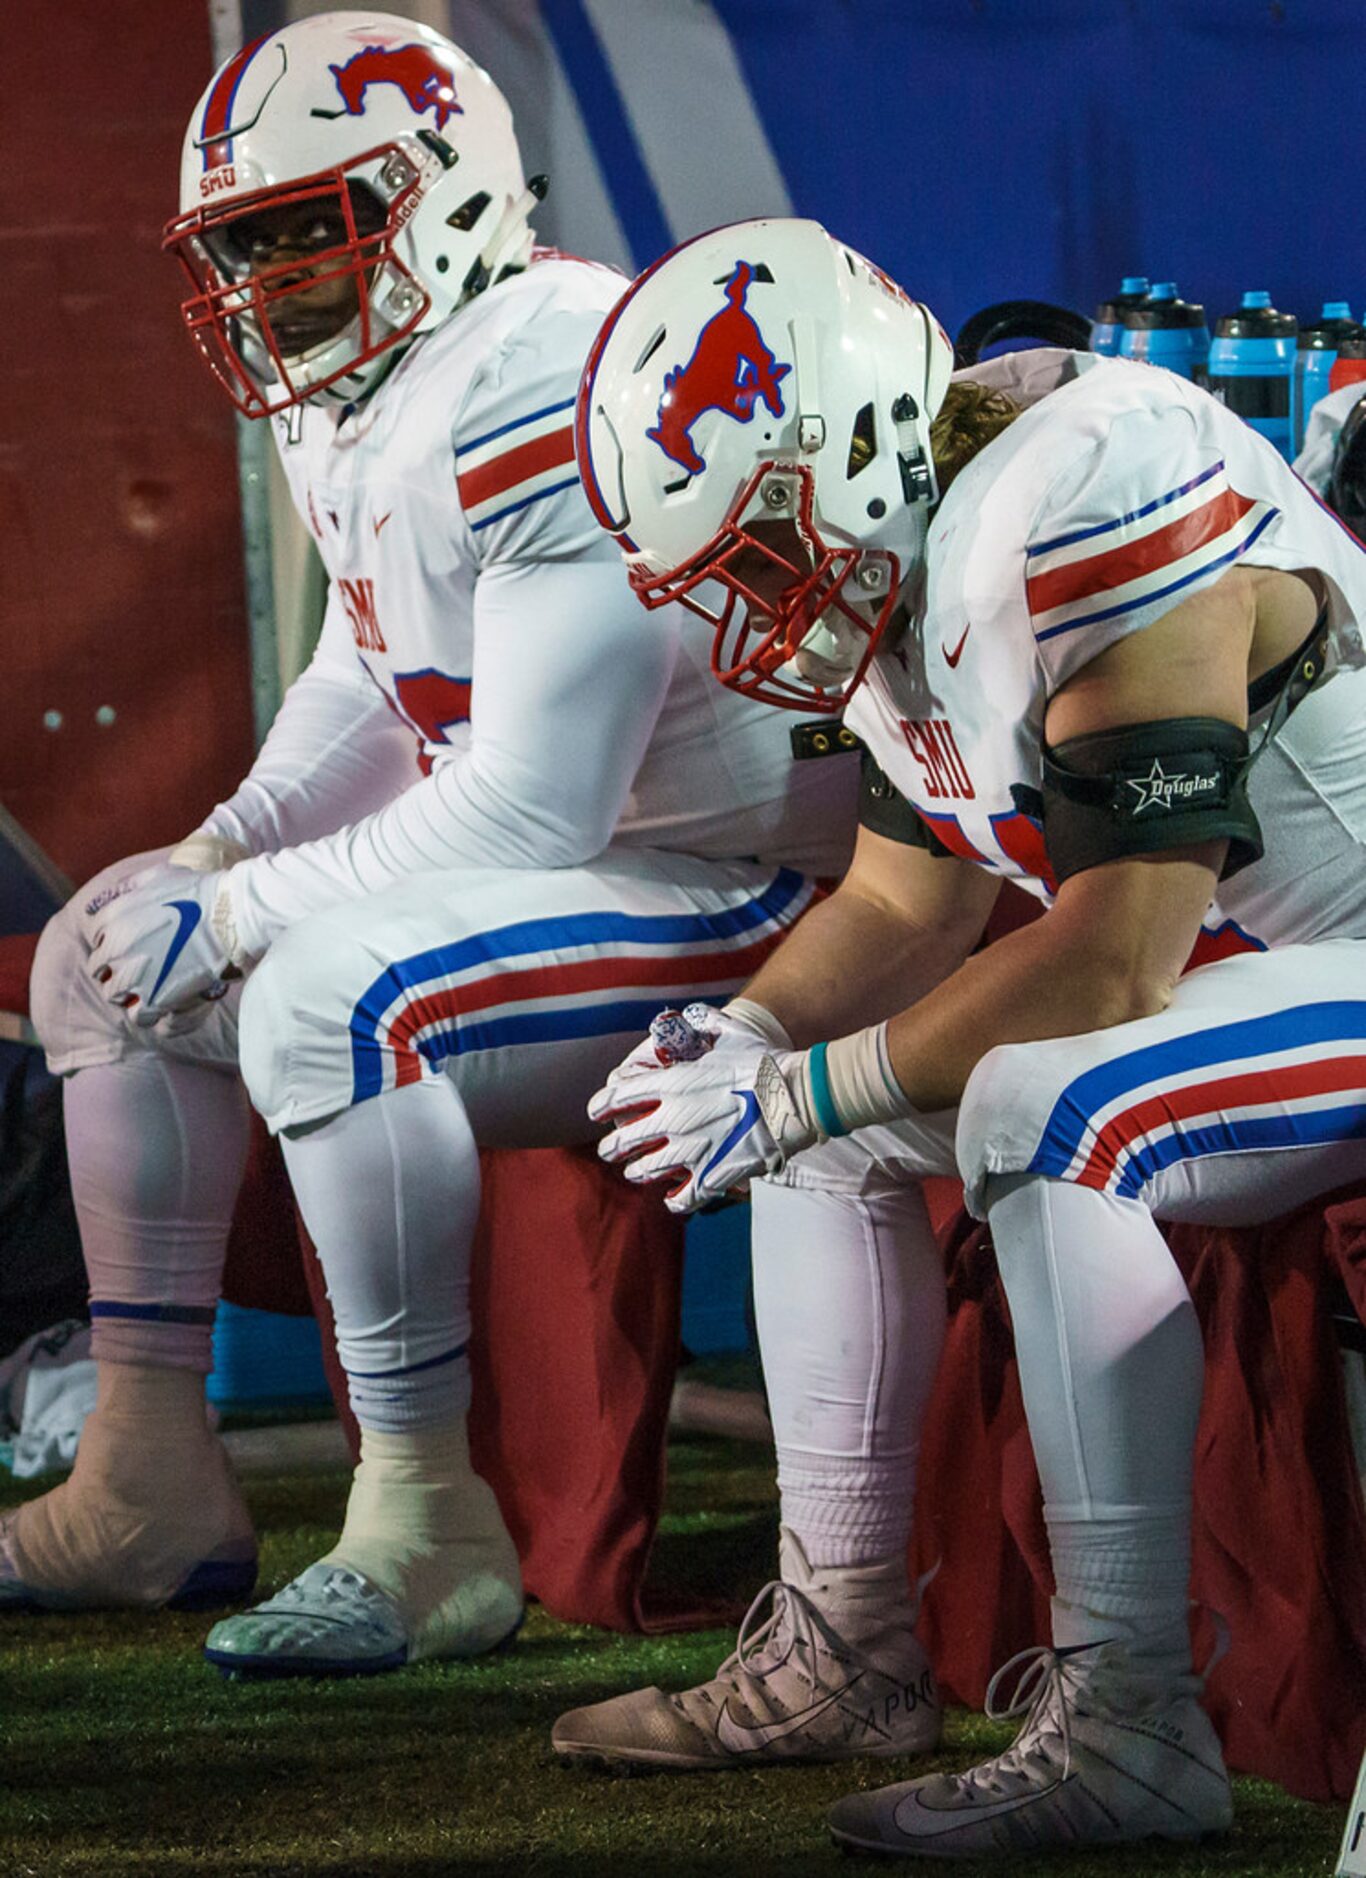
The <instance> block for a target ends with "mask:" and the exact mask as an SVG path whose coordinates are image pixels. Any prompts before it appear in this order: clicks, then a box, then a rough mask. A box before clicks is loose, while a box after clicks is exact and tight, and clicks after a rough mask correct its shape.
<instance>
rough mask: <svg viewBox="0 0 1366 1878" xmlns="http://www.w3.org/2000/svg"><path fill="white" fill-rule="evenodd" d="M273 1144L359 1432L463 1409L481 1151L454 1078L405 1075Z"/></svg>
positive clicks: (438, 1418) (426, 1421)
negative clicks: (318, 1271)
mask: <svg viewBox="0 0 1366 1878" xmlns="http://www.w3.org/2000/svg"><path fill="white" fill-rule="evenodd" d="M281 1145H282V1146H283V1148H284V1156H285V1164H286V1166H287V1167H288V1169H289V1177H290V1179H291V1180H292V1181H293V1183H294V1193H295V1197H296V1199H297V1200H298V1202H299V1207H300V1210H301V1212H302V1213H303V1216H304V1223H305V1224H306V1225H307V1227H308V1230H309V1233H310V1234H311V1235H312V1239H313V1243H314V1245H315V1246H316V1247H317V1248H318V1256H319V1258H320V1259H321V1260H322V1267H323V1272H324V1274H325V1276H326V1279H327V1294H328V1296H329V1298H330V1299H331V1300H332V1310H333V1313H334V1315H335V1318H336V1324H337V1351H338V1354H339V1355H340V1357H341V1361H342V1365H343V1367H344V1368H345V1370H346V1373H347V1381H348V1383H349V1385H350V1394H351V1406H352V1408H353V1409H354V1410H355V1413H356V1419H357V1420H358V1421H359V1422H360V1424H361V1426H362V1428H368V1429H387V1430H389V1431H391V1432H399V1431H401V1430H404V1429H409V1428H416V1427H422V1426H429V1425H435V1424H437V1423H441V1422H447V1421H449V1420H450V1419H451V1418H452V1417H453V1416H457V1415H463V1414H464V1413H465V1411H466V1409H467V1408H468V1406H469V1361H468V1357H467V1354H466V1348H467V1345H468V1342H469V1335H470V1315H469V1284H470V1279H469V1273H470V1248H471V1245H472V1243H473V1239H474V1229H475V1224H476V1221H477V1219H478V1216H479V1154H478V1150H477V1148H476V1147H475V1142H474V1136H473V1134H472V1133H471V1130H470V1125H469V1121H468V1119H467V1118H466V1115H465V1108H464V1104H463V1103H462V1102H461V1100H460V1097H459V1096H458V1095H457V1094H456V1091H455V1087H454V1085H453V1084H451V1083H450V1082H448V1081H446V1079H445V1078H444V1077H440V1078H435V1079H432V1080H424V1081H422V1082H416V1083H409V1084H408V1085H406V1086H405V1087H404V1088H402V1089H394V1090H390V1091H387V1092H386V1093H385V1094H384V1095H380V1096H375V1097H373V1098H372V1099H371V1100H370V1101H367V1102H360V1103H357V1105H356V1106H355V1108H350V1109H344V1110H343V1111H342V1113H341V1114H340V1115H335V1116H333V1117H332V1119H331V1120H330V1121H328V1122H325V1123H324V1124H323V1125H322V1126H321V1127H320V1128H314V1129H311V1130H309V1131H307V1132H304V1133H300V1134H298V1135H290V1136H286V1137H284V1138H283V1139H282V1143H281Z"/></svg>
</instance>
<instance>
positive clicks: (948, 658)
mask: <svg viewBox="0 0 1366 1878" xmlns="http://www.w3.org/2000/svg"><path fill="white" fill-rule="evenodd" d="M971 631H972V621H971V620H969V621H968V623H967V625H966V626H965V627H964V628H963V637H962V638H961V639H960V640H959V641H958V644H957V645H956V646H955V647H954V648H953V651H952V652H950V651H949V649H948V647H947V646H946V645H945V644H944V641H943V640H942V639H941V640H940V641H939V650H940V651H941V652H942V653H943V654H944V663H945V664H946V665H947V666H948V668H949V670H950V671H954V670H956V669H957V665H958V661H959V659H961V658H962V656H963V647H964V646H965V645H966V644H967V643H968V634H969V633H970V632H971Z"/></svg>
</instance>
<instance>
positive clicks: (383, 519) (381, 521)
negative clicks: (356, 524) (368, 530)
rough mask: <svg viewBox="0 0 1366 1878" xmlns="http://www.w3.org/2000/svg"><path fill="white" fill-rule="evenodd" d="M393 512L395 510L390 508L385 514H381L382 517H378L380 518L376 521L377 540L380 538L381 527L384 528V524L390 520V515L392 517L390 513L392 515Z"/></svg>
mask: <svg viewBox="0 0 1366 1878" xmlns="http://www.w3.org/2000/svg"><path fill="white" fill-rule="evenodd" d="M393 512H394V511H393V510H392V509H389V510H388V511H387V512H386V513H385V514H383V515H381V516H380V517H379V518H378V519H377V520H376V522H375V540H376V541H378V540H379V531H380V529H381V528H383V526H384V524H385V523H386V522H387V521H388V519H389V517H390V515H392V514H393Z"/></svg>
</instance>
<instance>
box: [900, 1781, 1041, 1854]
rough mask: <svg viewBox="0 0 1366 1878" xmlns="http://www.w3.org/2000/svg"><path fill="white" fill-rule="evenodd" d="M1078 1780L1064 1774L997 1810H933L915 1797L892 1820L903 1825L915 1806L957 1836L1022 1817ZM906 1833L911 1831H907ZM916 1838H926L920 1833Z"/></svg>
mask: <svg viewBox="0 0 1366 1878" xmlns="http://www.w3.org/2000/svg"><path fill="white" fill-rule="evenodd" d="M1077 1778H1078V1776H1077V1774H1076V1773H1075V1772H1073V1773H1069V1774H1064V1775H1062V1776H1061V1778H1060V1779H1058V1780H1055V1781H1053V1783H1052V1784H1051V1785H1050V1786H1047V1787H1031V1788H1030V1790H1029V1792H1028V1793H1017V1794H1014V1795H1013V1796H1012V1797H1011V1798H1010V1799H1008V1800H998V1801H997V1802H996V1804H995V1805H994V1806H929V1805H927V1804H926V1802H925V1799H924V1797H923V1796H922V1795H921V1794H919V1793H912V1794H908V1795H907V1797H906V1798H905V1799H904V1800H902V1801H901V1802H900V1803H899V1804H898V1805H897V1807H896V1808H895V1810H894V1811H893V1813H892V1819H893V1821H894V1822H896V1823H897V1824H898V1825H899V1824H900V1821H899V1820H897V1814H898V1813H899V1812H900V1811H901V1808H902V1807H903V1806H915V1807H918V1808H919V1810H920V1812H921V1813H922V1814H924V1813H928V1814H929V1815H930V1816H931V1817H932V1818H934V1819H942V1820H943V1822H944V1826H943V1830H944V1831H945V1832H953V1831H954V1830H955V1829H956V1828H957V1827H959V1826H963V1825H969V1826H977V1825H980V1824H981V1822H982V1821H983V1820H984V1819H999V1818H1000V1817H1001V1815H1002V1814H1003V1813H1018V1812H1019V1810H1020V1808H1021V1807H1022V1806H1033V1805H1034V1804H1035V1802H1036V1801H1038V1800H1043V1799H1046V1798H1047V1797H1048V1795H1049V1794H1050V1793H1056V1792H1057V1791H1058V1789H1059V1788H1060V1787H1065V1786H1066V1785H1067V1783H1068V1782H1069V1781H1070V1780H1076V1779H1077ZM902 1830H903V1831H905V1830H907V1829H906V1828H905V1827H903V1828H902ZM915 1836H916V1837H917V1838H920V1837H923V1835H922V1834H918V1833H917V1834H916V1835H915Z"/></svg>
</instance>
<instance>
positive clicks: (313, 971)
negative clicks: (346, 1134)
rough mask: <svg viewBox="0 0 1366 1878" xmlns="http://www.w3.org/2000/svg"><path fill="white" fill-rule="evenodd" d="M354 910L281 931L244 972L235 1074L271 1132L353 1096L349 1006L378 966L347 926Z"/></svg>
mask: <svg viewBox="0 0 1366 1878" xmlns="http://www.w3.org/2000/svg"><path fill="white" fill-rule="evenodd" d="M353 918H354V909H340V910H338V911H334V912H329V913H321V914H317V915H314V916H313V917H311V918H308V919H303V920H300V921H299V923H298V924H297V925H295V926H291V927H289V928H288V930H287V931H285V932H283V933H281V935H280V937H279V938H278V939H277V940H276V941H275V942H274V944H273V945H272V946H271V948H270V950H269V951H268V952H267V953H266V955H265V957H264V958H263V959H262V960H261V962H260V964H259V965H257V966H256V967H255V969H254V970H253V971H252V972H251V974H250V976H249V977H248V979H247V981H246V984H245V986H244V987H243V991H242V1002H241V1006H240V1010H239V1016H238V1024H239V1033H238V1034H239V1049H240V1062H241V1071H242V1079H243V1081H244V1082H245V1083H246V1085H247V1091H248V1094H249V1095H250V1096H251V1100H252V1104H253V1106H254V1107H255V1108H256V1110H257V1111H258V1113H259V1114H260V1115H261V1116H262V1117H263V1118H264V1120H265V1121H266V1123H267V1125H268V1126H269V1128H270V1130H271V1132H272V1134H278V1133H279V1132H280V1130H281V1129H284V1128H289V1127H295V1126H301V1125H303V1124H306V1123H309V1122H319V1121H323V1120H325V1119H326V1118H327V1117H328V1116H331V1115H335V1114H337V1113H339V1112H340V1110H342V1109H344V1108H347V1107H349V1106H350V1104H351V1101H352V1099H353V1095H352V1091H353V1080H354V1079H353V1073H352V1064H351V1013H352V1010H353V1009H354V1007H355V1003H356V1000H357V999H358V998H359V997H360V996H361V995H362V993H363V991H364V989H365V986H366V985H367V984H368V983H369V982H370V980H371V979H373V978H374V976H375V974H376V971H377V970H378V969H379V967H378V966H377V965H376V963H375V959H374V956H373V954H372V953H371V952H370V951H369V950H368V949H367V948H366V947H365V946H364V945H363V944H362V943H360V942H359V941H358V940H357V939H356V937H355V936H354V933H353V932H351V931H349V930H348V926H349V925H350V923H351V920H352V919H353Z"/></svg>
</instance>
